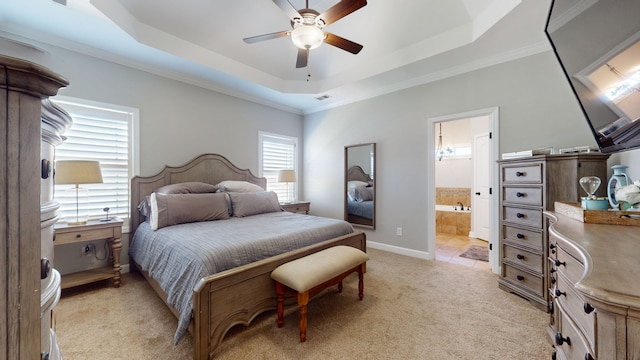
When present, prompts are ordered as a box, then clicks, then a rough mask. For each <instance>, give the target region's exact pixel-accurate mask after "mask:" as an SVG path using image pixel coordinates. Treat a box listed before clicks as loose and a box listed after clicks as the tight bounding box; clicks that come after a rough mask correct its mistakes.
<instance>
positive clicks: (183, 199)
mask: <svg viewBox="0 0 640 360" xmlns="http://www.w3.org/2000/svg"><path fill="white" fill-rule="evenodd" d="M227 197H228V195H227V194H225V193H205V194H159V193H155V192H154V193H152V194H151V196H150V197H149V203H150V204H151V216H150V217H149V223H150V224H151V228H152V229H153V230H157V229H160V228H163V227H165V226H170V225H176V224H184V223H190V222H198V221H211V220H222V219H228V218H229V205H228V201H227Z"/></svg>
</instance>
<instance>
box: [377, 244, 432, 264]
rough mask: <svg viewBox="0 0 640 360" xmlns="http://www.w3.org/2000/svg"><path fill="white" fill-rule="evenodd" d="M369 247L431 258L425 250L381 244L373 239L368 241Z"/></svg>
mask: <svg viewBox="0 0 640 360" xmlns="http://www.w3.org/2000/svg"><path fill="white" fill-rule="evenodd" d="M367 247H370V248H374V249H378V250H383V251H388V252H392V253H394V254H400V255H406V256H411V257H415V258H418V259H424V260H429V253H428V252H424V251H417V250H411V249H407V248H402V247H399V246H393V245H387V244H381V243H377V242H373V241H367Z"/></svg>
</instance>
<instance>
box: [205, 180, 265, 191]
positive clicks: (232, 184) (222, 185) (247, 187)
mask: <svg viewBox="0 0 640 360" xmlns="http://www.w3.org/2000/svg"><path fill="white" fill-rule="evenodd" d="M216 186H218V187H219V189H218V191H226V192H253V191H264V189H263V188H262V187H260V185H256V184H252V183H250V182H248V181H237V180H225V181H221V182H219V183H218V184H217V185H216Z"/></svg>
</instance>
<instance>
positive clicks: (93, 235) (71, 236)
mask: <svg viewBox="0 0 640 360" xmlns="http://www.w3.org/2000/svg"><path fill="white" fill-rule="evenodd" d="M66 230H72V229H70V228H67V229H66ZM112 237H113V229H112V228H107V229H93V230H86V229H85V230H79V231H69V232H67V231H64V232H62V233H61V231H60V230H57V231H56V237H55V242H54V244H55V245H62V244H70V243H74V242H81V241H91V240H102V239H108V238H112Z"/></svg>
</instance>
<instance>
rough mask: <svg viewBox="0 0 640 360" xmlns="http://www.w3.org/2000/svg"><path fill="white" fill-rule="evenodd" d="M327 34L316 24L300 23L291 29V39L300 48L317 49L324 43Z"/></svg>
mask: <svg viewBox="0 0 640 360" xmlns="http://www.w3.org/2000/svg"><path fill="white" fill-rule="evenodd" d="M324 38H325V35H324V32H323V31H322V30H320V28H318V27H317V26H315V25H305V24H303V25H300V26H297V27H296V28H295V29H293V30H291V41H293V44H294V45H295V46H296V47H298V48H299V49H309V50H311V49H315V48H317V47H319V46H320V45H322V42H323V41H324Z"/></svg>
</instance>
